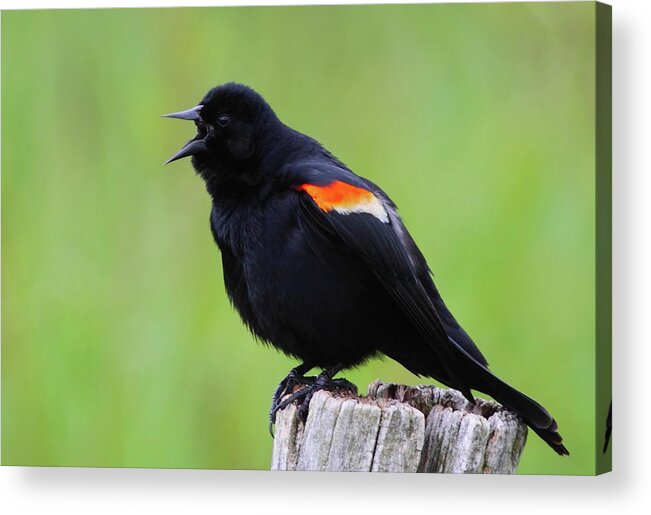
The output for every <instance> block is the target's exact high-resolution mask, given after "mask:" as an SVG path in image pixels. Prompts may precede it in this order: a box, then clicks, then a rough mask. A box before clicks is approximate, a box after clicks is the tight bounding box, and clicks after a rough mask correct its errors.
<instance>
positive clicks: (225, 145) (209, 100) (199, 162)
mask: <svg viewBox="0 0 651 515" xmlns="http://www.w3.org/2000/svg"><path fill="white" fill-rule="evenodd" d="M163 116H165V117H168V118H180V119H182V120H190V121H193V122H194V123H195V125H196V127H197V134H196V136H195V137H194V138H192V139H191V140H190V141H189V142H188V143H186V145H185V146H184V147H183V148H181V150H179V151H178V152H177V153H176V154H174V155H173V156H172V157H171V158H170V159H168V160H167V161H166V163H165V164H167V163H171V162H172V161H176V160H177V159H181V158H183V157H188V156H192V163H193V165H194V167H195V168H196V169H197V171H198V172H200V173H202V174H203V173H204V171H205V170H206V169H212V168H222V167H224V166H229V165H237V164H238V163H241V162H246V161H248V160H251V159H252V158H254V157H255V154H256V151H257V150H258V149H259V147H260V145H261V143H262V142H261V139H262V138H263V137H264V135H265V134H267V133H268V132H269V129H270V125H272V124H275V123H279V122H278V119H277V118H276V115H275V114H274V112H273V110H272V109H271V107H269V104H267V102H266V101H265V100H264V99H263V98H262V96H261V95H259V94H258V93H256V92H255V91H254V90H253V89H251V88H249V87H248V86H244V85H242V84H236V83H233V82H230V83H228V84H223V85H221V86H217V87H216V88H213V89H211V90H210V91H209V92H208V93H207V94H206V96H204V97H203V99H202V100H201V101H200V102H199V104H198V105H197V106H196V107H192V108H190V109H188V110H186V111H180V112H178V113H170V114H166V115H163Z"/></svg>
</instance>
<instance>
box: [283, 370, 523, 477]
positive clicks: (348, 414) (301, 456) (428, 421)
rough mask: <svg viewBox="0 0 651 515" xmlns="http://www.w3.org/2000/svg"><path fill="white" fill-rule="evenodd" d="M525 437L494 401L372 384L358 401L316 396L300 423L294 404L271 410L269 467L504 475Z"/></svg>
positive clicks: (339, 395)
mask: <svg viewBox="0 0 651 515" xmlns="http://www.w3.org/2000/svg"><path fill="white" fill-rule="evenodd" d="M526 435H527V426H526V425H525V424H524V422H523V421H522V420H521V419H520V417H518V416H517V415H515V414H513V413H511V412H509V411H508V410H506V409H505V408H503V407H502V406H500V405H499V404H497V403H496V402H493V401H488V400H484V399H480V398H478V399H476V404H475V405H473V404H471V403H470V402H468V401H467V400H466V399H465V398H464V397H463V395H461V393H459V392H457V391H456V390H450V389H442V388H437V387H435V386H431V385H419V386H405V385H398V384H394V383H382V382H381V381H375V382H374V383H372V384H371V385H369V388H368V395H367V396H365V397H362V396H353V395H351V394H350V393H349V392H340V391H333V392H330V391H320V392H317V393H316V394H315V395H314V397H313V398H312V401H311V402H310V410H309V414H308V418H307V421H306V422H305V424H303V422H302V421H301V420H299V418H298V416H297V413H296V406H294V405H290V406H288V407H287V408H285V409H284V410H283V411H281V412H279V413H278V417H277V421H276V435H275V439H274V448H273V457H272V470H328V471H367V472H368V471H373V472H457V473H497V474H500V473H501V474H512V473H514V472H515V470H516V467H517V465H518V462H519V459H520V455H521V453H522V450H523V448H524V444H525V442H526Z"/></svg>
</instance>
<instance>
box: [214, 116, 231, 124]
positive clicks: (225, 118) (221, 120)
mask: <svg viewBox="0 0 651 515" xmlns="http://www.w3.org/2000/svg"><path fill="white" fill-rule="evenodd" d="M217 123H218V124H219V126H220V127H226V126H227V125H228V124H229V123H231V117H230V116H228V115H227V114H221V115H219V118H217Z"/></svg>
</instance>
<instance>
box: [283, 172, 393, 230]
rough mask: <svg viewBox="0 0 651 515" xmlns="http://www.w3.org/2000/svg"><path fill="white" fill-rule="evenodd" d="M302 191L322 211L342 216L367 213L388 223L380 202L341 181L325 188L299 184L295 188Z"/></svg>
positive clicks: (360, 189)
mask: <svg viewBox="0 0 651 515" xmlns="http://www.w3.org/2000/svg"><path fill="white" fill-rule="evenodd" d="M296 189H297V190H299V191H304V192H305V193H307V194H308V195H309V196H310V197H312V200H314V202H315V203H316V205H317V206H319V207H320V208H321V209H322V210H323V211H325V212H326V213H327V212H330V211H337V212H339V213H342V214H350V213H368V214H371V215H373V216H375V217H376V218H377V219H379V220H380V221H382V222H384V223H388V221H389V216H388V215H387V212H386V210H385V209H384V206H383V205H382V202H380V200H379V199H378V198H377V197H376V196H375V195H374V194H373V193H371V192H370V191H368V190H367V189H364V188H359V187H357V186H353V185H352V184H348V183H346V182H342V181H332V182H331V183H330V184H326V185H325V186H316V185H314V184H301V185H300V186H298V187H297V188H296Z"/></svg>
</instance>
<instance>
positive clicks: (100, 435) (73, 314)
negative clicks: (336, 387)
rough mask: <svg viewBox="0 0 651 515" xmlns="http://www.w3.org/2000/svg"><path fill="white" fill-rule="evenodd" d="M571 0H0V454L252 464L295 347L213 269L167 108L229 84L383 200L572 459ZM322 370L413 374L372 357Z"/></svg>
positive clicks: (583, 464)
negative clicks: (283, 350)
mask: <svg viewBox="0 0 651 515" xmlns="http://www.w3.org/2000/svg"><path fill="white" fill-rule="evenodd" d="M594 40H595V33H594V4H593V3H591V2H588V3H545V4H492V5H490V4H483V5H472V4H470V5H459V4H457V5H420V6H404V5H403V6H354V7H351V6H344V7H291V8H290V7H272V8H201V9H199V8H186V9H151V10H145V9H129V10H68V11H25V12H20V11H17V12H4V13H3V15H2V258H3V259H2V273H3V282H2V322H3V324H2V343H3V346H2V462H3V464H11V465H69V466H73V465H75V466H110V467H193V468H235V469H239V468H246V469H266V468H268V467H269V464H270V454H271V446H272V440H271V438H270V437H269V434H268V432H267V410H268V408H269V402H270V396H271V393H272V392H273V389H274V387H275V386H276V384H277V382H278V381H279V380H280V379H281V378H282V377H284V375H285V374H286V373H287V371H288V370H289V368H290V367H292V366H294V365H295V362H294V361H292V360H290V359H287V358H285V357H284V356H281V355H280V354H279V353H277V352H276V351H274V350H273V349H270V348H266V347H264V346H262V345H260V344H257V343H255V342H254V340H253V338H252V336H251V335H250V334H249V333H248V332H247V330H246V329H245V328H244V326H243V325H242V323H241V322H240V320H239V317H238V315H237V314H236V313H235V312H234V311H233V310H232V309H231V307H230V305H229V302H228V300H227V298H226V295H225V293H224V287H223V280H222V275H221V264H220V257H219V253H218V250H217V248H216V246H215V245H214V243H213V241H212V237H211V234H210V230H209V225H208V215H209V209H210V201H209V198H208V195H207V194H206V192H205V190H204V187H203V184H202V183H201V182H200V180H199V179H198V178H197V177H196V176H195V175H194V172H193V171H192V170H191V165H190V163H189V162H188V161H187V160H186V161H181V162H178V163H174V164H173V165H170V166H168V167H166V168H163V167H162V165H161V163H162V162H163V161H164V160H165V159H166V158H168V157H169V156H170V155H171V154H172V153H174V152H175V151H176V150H177V149H178V148H179V147H180V146H181V145H182V144H183V143H184V142H185V141H187V140H188V139H189V138H190V137H191V134H192V128H191V127H189V126H187V125H185V124H183V123H180V122H178V123H177V122H174V121H170V120H166V119H161V118H159V115H160V114H161V113H165V112H170V111H176V110H179V109H185V108H188V107H191V106H193V105H195V104H196V103H197V101H198V100H199V99H200V98H201V97H202V96H203V94H204V93H205V92H206V91H207V90H208V89H209V88H210V87H212V86H214V85H217V84H219V83H222V82H226V81H231V80H234V81H238V82H243V83H245V84H248V85H250V86H252V87H254V88H255V89H257V90H258V91H259V92H261V93H262V94H263V95H264V96H265V97H266V99H267V100H268V101H269V102H270V103H271V105H272V106H273V107H274V108H275V110H276V112H277V113H278V115H279V116H280V117H281V119H282V120H283V121H285V122H286V123H287V124H289V125H290V126H292V127H294V128H296V129H298V130H300V131H303V132H305V133H307V134H309V135H311V136H313V137H315V138H317V139H318V140H320V141H321V142H322V143H323V144H324V145H325V146H326V147H328V148H329V149H330V150H331V151H332V152H333V153H335V155H337V156H339V157H340V158H341V159H342V160H343V161H344V162H346V163H347V164H348V165H349V166H351V167H352V169H353V170H355V171H356V172H357V173H359V174H361V175H364V176H366V177H368V178H370V179H371V180H373V181H375V182H377V183H379V184H380V185H381V186H382V187H383V188H384V189H385V190H386V191H387V192H388V193H389V194H390V195H391V196H392V197H393V199H394V200H395V201H396V202H397V203H398V205H399V207H400V208H401V212H402V215H403V217H404V219H405V221H406V223H407V225H408V227H409V228H410V230H411V231H412V233H413V235H414V237H415V239H416V241H417V242H418V243H419V245H420V246H421V249H422V250H423V252H424V254H425V256H426V257H427V258H428V260H429V263H430V266H431V267H432V269H433V270H434V272H435V274H436V278H437V283H438V285H439V288H440V289H441V291H442V293H443V295H444V297H445V298H446V300H447V302H448V305H449V306H450V307H451V309H452V311H453V312H454V313H455V314H456V316H457V318H458V319H459V320H460V321H461V322H462V324H463V325H464V326H465V327H466V329H467V330H468V332H469V333H470V334H471V335H472V336H473V337H474V339H475V340H476V342H477V343H478V345H479V346H480V348H481V349H482V350H483V352H484V354H485V355H486V356H487V358H488V360H489V362H490V363H491V366H492V369H493V370H494V371H495V372H496V373H497V374H498V375H500V376H502V377H503V378H505V379H506V380H507V381H508V382H510V383H511V384H513V385H515V386H517V387H518V388H520V389H522V390H524V391H525V392H527V393H528V394H530V395H531V396H533V397H534V398H536V399H537V400H539V401H540V402H541V403H542V404H544V405H545V406H546V407H547V408H548V409H549V410H550V412H551V413H552V414H553V415H554V416H555V417H556V419H557V421H558V423H559V426H560V430H561V433H562V434H563V436H564V437H565V440H566V443H567V446H568V448H569V449H570V451H571V453H572V455H571V456H570V457H569V458H560V457H558V456H557V455H556V454H555V453H554V452H552V451H551V450H550V449H549V448H548V447H547V446H546V445H545V444H544V443H542V442H541V441H540V439H538V438H537V437H536V436H535V435H534V434H533V433H531V434H530V435H529V442H528V444H527V448H526V450H525V453H524V455H523V458H522V462H521V466H520V469H519V472H520V473H550V474H551V473H553V474H589V473H592V472H593V471H594V449H595V434H594V433H595V429H594V397H595V368H594V365H595V360H594V342H595V334H594V333H595V329H594V326H595V320H594V287H595V284H594V273H595V269H594V248H595V236H594V233H595V230H594V227H595V226H594V224H595V220H594V212H595V204H594V187H595V186H594V164H595V163H594V142H593V141H594V131H595V129H594V103H595V96H594V65H595V61H594ZM346 376H347V377H348V379H350V380H352V381H353V382H355V383H357V384H358V385H361V387H362V389H365V385H366V384H367V383H370V382H371V381H372V380H374V379H376V378H381V379H383V380H387V381H397V382H405V383H412V384H415V383H418V382H422V379H421V380H419V379H418V378H416V377H415V376H412V375H411V374H410V373H408V372H407V371H406V370H404V369H403V368H402V367H401V366H400V365H398V364H397V363H395V362H393V361H391V360H389V359H385V360H384V361H380V360H376V361H372V362H370V363H368V364H366V365H365V366H363V367H361V368H359V369H357V370H354V371H349V372H348V373H347V374H346Z"/></svg>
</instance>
